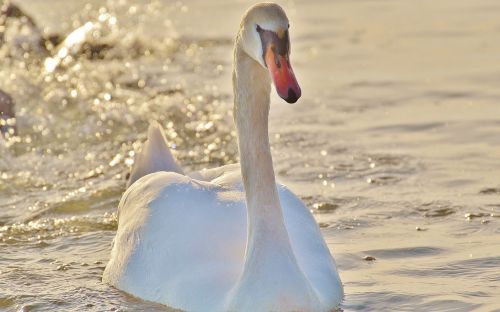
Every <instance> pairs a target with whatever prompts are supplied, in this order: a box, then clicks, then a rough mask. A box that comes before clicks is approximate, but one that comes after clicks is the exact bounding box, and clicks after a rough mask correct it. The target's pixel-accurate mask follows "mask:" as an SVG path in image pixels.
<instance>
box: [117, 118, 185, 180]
mask: <svg viewBox="0 0 500 312" xmlns="http://www.w3.org/2000/svg"><path fill="white" fill-rule="evenodd" d="M157 171H172V172H177V173H179V174H184V172H183V171H182V168H181V167H180V166H179V165H178V164H177V162H176V161H175V158H174V156H173V155H172V153H171V152H170V149H169V148H168V143H167V140H166V138H165V134H164V133H163V128H162V126H161V125H160V124H159V123H158V122H156V121H153V122H152V123H151V124H150V126H149V129H148V139H147V141H146V143H145V144H144V147H143V148H142V151H141V152H140V153H139V154H138V155H137V156H136V157H135V162H134V166H133V167H132V171H131V172H130V178H129V181H128V183H127V188H128V187H129V186H130V185H132V183H134V182H135V181H137V180H139V179H140V178H142V177H143V176H145V175H147V174H150V173H153V172H157Z"/></svg>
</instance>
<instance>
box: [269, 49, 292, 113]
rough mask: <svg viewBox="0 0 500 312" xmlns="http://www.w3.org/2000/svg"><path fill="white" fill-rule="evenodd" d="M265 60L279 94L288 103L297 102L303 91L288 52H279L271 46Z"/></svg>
mask: <svg viewBox="0 0 500 312" xmlns="http://www.w3.org/2000/svg"><path fill="white" fill-rule="evenodd" d="M265 60H266V65H267V69H268V70H269V73H270V74H271V77H272V79H273V82H274V86H275V87H276V91H277V92H278V95H279V96H280V97H281V98H282V99H283V100H285V101H287V102H288V103H295V102H297V100H298V99H299V98H300V95H301V91H300V86H299V83H298V82H297V78H295V74H294V73H293V69H292V66H291V65H290V58H289V56H288V54H285V55H281V54H278V53H276V52H275V49H273V48H272V47H269V48H268V49H267V51H266V54H265Z"/></svg>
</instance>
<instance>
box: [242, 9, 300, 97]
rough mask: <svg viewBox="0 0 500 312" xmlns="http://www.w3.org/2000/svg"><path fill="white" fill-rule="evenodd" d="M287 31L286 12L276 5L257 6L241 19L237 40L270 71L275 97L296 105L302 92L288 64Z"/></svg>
mask: <svg viewBox="0 0 500 312" xmlns="http://www.w3.org/2000/svg"><path fill="white" fill-rule="evenodd" d="M289 28H290V24H289V22H288V18H287V17H286V14H285V11H283V9H282V8H281V7H280V6H279V5H277V4H274V3H260V4H257V5H254V6H253V7H251V8H250V9H249V10H248V11H247V12H246V13H245V15H244V16H243V19H242V21H241V27H240V33H239V38H238V39H239V43H240V44H241V46H242V48H243V50H244V51H245V52H246V53H247V54H248V55H249V56H250V57H252V58H253V59H254V60H256V61H257V62H258V63H259V64H260V65H262V66H263V67H264V68H266V69H267V70H269V74H270V76H271V78H272V80H273V82H274V86H275V87H276V91H277V92H278V95H279V96H280V97H281V98H283V99H284V100H285V101H287V102H288V103H295V102H297V100H298V99H299V98H300V95H301V90H300V86H299V84H298V83H297V79H296V78H295V74H294V73H293V70H292V66H291V64H290V37H289V35H288V29H289Z"/></svg>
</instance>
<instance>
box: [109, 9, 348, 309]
mask: <svg viewBox="0 0 500 312" xmlns="http://www.w3.org/2000/svg"><path fill="white" fill-rule="evenodd" d="M288 28H289V24H288V19H287V17H286V14H285V12H284V11H283V9H282V8H281V7H280V6H278V5H276V4H272V3H263V4H258V5H255V6H253V7H251V8H250V9H249V10H248V11H247V12H246V13H245V15H244V16H243V19H242V22H241V25H240V29H239V32H238V34H237V37H236V41H235V46H234V68H233V89H234V90H233V91H234V119H235V123H236V126H237V133H238V138H239V139H238V146H239V153H240V159H241V165H234V164H233V165H226V166H223V167H220V168H215V169H210V170H204V171H200V172H197V173H195V174H192V175H186V173H185V172H184V171H183V169H182V168H181V166H180V165H179V164H178V163H177V162H176V160H175V159H174V157H173V156H172V154H171V153H170V151H169V149H168V144H167V142H166V140H165V136H164V133H163V129H162V127H161V126H160V125H159V124H158V123H155V122H153V123H152V124H151V125H150V127H149V130H148V140H147V142H146V144H145V146H144V147H143V149H142V151H141V152H140V153H139V154H138V155H137V158H136V162H135V164H134V167H133V168H132V173H131V176H130V186H129V187H128V189H127V190H126V191H125V193H124V195H123V197H122V199H121V201H120V203H119V207H118V230H117V233H116V237H115V239H114V243H113V247H112V251H111V259H110V261H109V263H108V264H107V266H106V268H105V270H104V273H103V282H105V283H109V284H111V285H113V286H114V287H116V288H118V289H120V290H123V291H125V292H127V293H129V294H132V295H134V296H136V297H140V298H142V299H145V300H149V301H154V302H158V303H161V304H164V305H167V306H169V307H172V308H176V309H180V310H185V311H331V310H332V309H334V308H336V307H337V306H338V305H339V304H340V302H341V300H342V297H343V288H342V283H341V281H340V278H339V275H338V273H337V269H336V265H335V261H334V259H333V258H332V256H331V254H330V252H329V250H328V248H327V245H326V243H325V241H324V239H323V237H322V236H321V233H320V230H319V227H318V225H317V223H316V221H315V220H314V218H313V216H312V214H311V213H310V211H309V210H308V209H307V208H306V206H305V205H304V204H303V203H302V202H301V201H300V199H299V198H297V196H295V195H294V194H293V193H292V192H291V191H290V190H289V189H287V188H286V187H285V186H283V185H281V184H277V183H276V181H275V176H274V171H273V164H272V158H271V151H270V146H269V138H268V112H269V104H270V92H271V79H272V80H273V82H274V85H275V87H276V90H277V92H278V94H279V95H280V97H282V98H283V99H284V100H285V101H287V102H289V103H293V102H296V101H297V100H298V99H299V97H300V95H301V90H300V87H299V85H298V83H297V80H296V78H295V75H294V73H293V71H292V68H291V66H290V60H289V53H290V43H289V35H288Z"/></svg>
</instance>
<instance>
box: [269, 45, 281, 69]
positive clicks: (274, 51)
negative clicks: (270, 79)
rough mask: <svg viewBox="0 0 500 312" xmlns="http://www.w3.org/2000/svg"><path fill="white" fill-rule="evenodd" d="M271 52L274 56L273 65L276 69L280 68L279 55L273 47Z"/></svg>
mask: <svg viewBox="0 0 500 312" xmlns="http://www.w3.org/2000/svg"><path fill="white" fill-rule="evenodd" d="M271 50H272V51H273V54H274V64H276V67H278V68H281V63H280V58H279V54H278V53H277V52H276V49H275V48H274V47H272V48H271Z"/></svg>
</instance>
